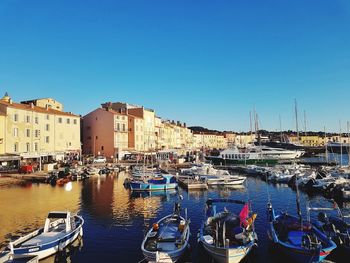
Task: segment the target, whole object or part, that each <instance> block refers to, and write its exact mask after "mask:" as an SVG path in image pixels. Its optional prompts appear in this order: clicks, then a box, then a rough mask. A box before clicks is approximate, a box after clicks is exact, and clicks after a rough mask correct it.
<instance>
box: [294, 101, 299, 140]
mask: <svg viewBox="0 0 350 263" xmlns="http://www.w3.org/2000/svg"><path fill="white" fill-rule="evenodd" d="M294 103H295V109H294V110H295V127H296V129H297V140H298V144H299V128H298V105H297V100H296V99H295V100H294Z"/></svg>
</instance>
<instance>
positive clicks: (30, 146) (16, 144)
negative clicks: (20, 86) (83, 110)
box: [0, 94, 81, 163]
mask: <svg viewBox="0 0 350 263" xmlns="http://www.w3.org/2000/svg"><path fill="white" fill-rule="evenodd" d="M49 100H50V101H54V100H53V99H49ZM62 108H63V107H62ZM0 115H1V116H2V117H1V119H0V122H2V123H3V125H1V128H0V129H1V130H3V131H0V142H1V141H2V143H0V149H1V151H2V153H4V154H10V155H13V156H15V155H19V156H20V157H21V158H22V159H24V161H28V162H35V161H37V160H39V161H41V160H42V159H45V160H49V159H56V160H62V159H64V158H65V156H67V155H70V156H71V155H74V157H78V155H80V152H81V143H80V116H78V115H75V114H72V113H70V112H63V111H60V110H56V109H53V108H52V107H50V106H48V105H46V106H45V107H40V106H36V105H35V104H34V103H33V102H31V103H30V104H27V103H15V102H13V101H12V99H11V98H10V97H9V96H8V95H7V94H5V96H4V97H3V98H2V99H1V100H0ZM40 163H41V162H40Z"/></svg>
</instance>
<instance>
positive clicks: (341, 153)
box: [339, 120, 343, 167]
mask: <svg viewBox="0 0 350 263" xmlns="http://www.w3.org/2000/svg"><path fill="white" fill-rule="evenodd" d="M339 129H340V133H339V140H340V167H342V166H343V141H342V138H341V137H342V130H341V122H340V120H339Z"/></svg>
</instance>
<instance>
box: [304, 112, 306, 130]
mask: <svg viewBox="0 0 350 263" xmlns="http://www.w3.org/2000/svg"><path fill="white" fill-rule="evenodd" d="M304 135H305V136H306V111H304Z"/></svg>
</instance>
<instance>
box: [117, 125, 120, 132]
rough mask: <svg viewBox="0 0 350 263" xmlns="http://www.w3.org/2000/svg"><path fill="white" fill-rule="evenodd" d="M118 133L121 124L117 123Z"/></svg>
mask: <svg viewBox="0 0 350 263" xmlns="http://www.w3.org/2000/svg"><path fill="white" fill-rule="evenodd" d="M117 131H120V124H119V123H117Z"/></svg>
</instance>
